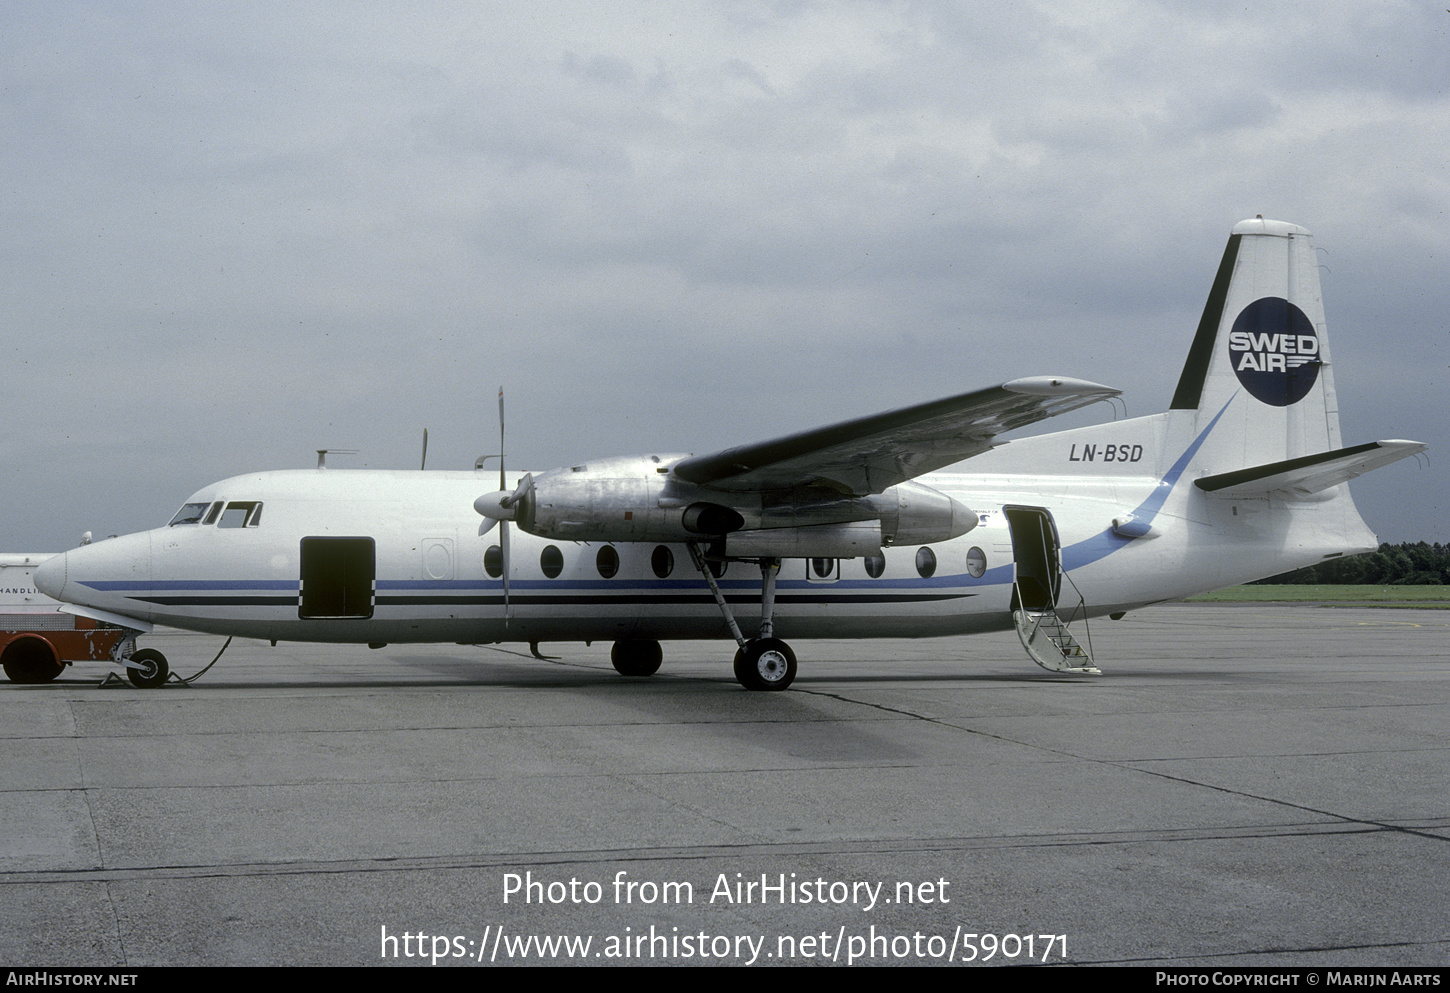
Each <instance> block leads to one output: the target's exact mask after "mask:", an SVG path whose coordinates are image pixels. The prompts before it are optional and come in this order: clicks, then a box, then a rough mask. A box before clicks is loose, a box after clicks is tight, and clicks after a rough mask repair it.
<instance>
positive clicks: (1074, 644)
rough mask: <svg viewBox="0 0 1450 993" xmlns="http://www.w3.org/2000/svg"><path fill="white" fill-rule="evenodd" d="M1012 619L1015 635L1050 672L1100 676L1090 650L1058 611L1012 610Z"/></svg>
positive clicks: (1100, 673)
mask: <svg viewBox="0 0 1450 993" xmlns="http://www.w3.org/2000/svg"><path fill="white" fill-rule="evenodd" d="M1012 620H1013V622H1014V623H1015V625H1016V628H1017V637H1018V638H1020V639H1022V647H1023V648H1025V649H1027V654H1028V655H1030V656H1031V657H1032V661H1034V662H1036V663H1037V664H1038V665H1040V666H1042V668H1044V669H1048V670H1050V671H1052V672H1071V673H1076V674H1078V675H1084V676H1101V675H1102V674H1103V671H1102V670H1101V669H1099V668H1098V667H1097V666H1096V665H1094V664H1093V656H1092V652H1091V651H1090V650H1089V649H1088V648H1087V647H1086V646H1084V645H1083V644H1082V642H1080V641H1078V640H1077V638H1076V637H1074V636H1073V633H1072V631H1070V630H1069V629H1068V626H1067V622H1066V621H1064V620H1063V619H1062V618H1060V617H1058V616H1057V610H1056V609H1055V608H1052V607H1048V608H1047V609H1046V610H1020V609H1019V610H1014V611H1012Z"/></svg>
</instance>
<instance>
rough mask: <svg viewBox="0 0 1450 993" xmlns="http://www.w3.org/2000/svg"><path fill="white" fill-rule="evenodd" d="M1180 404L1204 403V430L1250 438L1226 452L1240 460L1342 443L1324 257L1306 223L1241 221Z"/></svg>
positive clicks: (1181, 386)
mask: <svg viewBox="0 0 1450 993" xmlns="http://www.w3.org/2000/svg"><path fill="white" fill-rule="evenodd" d="M1173 409H1175V410H1196V411H1197V412H1198V422H1199V423H1198V428H1199V430H1202V429H1203V428H1206V427H1208V425H1209V422H1210V421H1211V420H1213V419H1216V418H1220V417H1221V418H1222V419H1223V420H1224V421H1227V422H1228V423H1223V424H1220V425H1218V427H1217V429H1216V430H1215V431H1214V432H1213V434H1214V435H1215V436H1217V437H1218V438H1221V439H1228V438H1233V439H1235V440H1236V442H1238V443H1239V444H1241V445H1242V448H1241V450H1239V451H1237V452H1236V453H1232V454H1231V453H1229V452H1223V453H1222V454H1223V455H1224V456H1226V457H1229V458H1230V459H1231V460H1232V461H1233V462H1235V463H1237V467H1242V466H1248V465H1257V464H1260V463H1268V462H1278V461H1283V460H1286V459H1292V458H1298V457H1300V456H1304V455H1312V454H1315V453H1318V452H1326V451H1330V450H1332V449H1337V448H1339V447H1340V445H1341V442H1340V437H1339V403H1338V401H1337V400H1336V398H1335V393H1334V367H1333V364H1332V362H1331V361H1330V358H1329V345H1328V342H1327V341H1326V339H1325V327H1324V301H1323V298H1322V297H1321V296H1320V292H1319V264H1318V259H1317V258H1316V257H1315V254H1314V239H1313V236H1311V235H1310V234H1309V232H1308V231H1306V230H1305V229H1304V228H1301V227H1299V226H1298V225H1297V224H1288V223H1285V222H1284V221H1266V220H1264V219H1263V218H1257V219H1255V220H1251V221H1241V222H1239V223H1238V224H1236V225H1235V226H1234V229H1233V233H1232V234H1231V235H1230V236H1229V240H1228V247H1227V248H1226V249H1225V250H1224V253H1223V261H1222V262H1221V263H1220V264H1219V267H1218V276H1217V277H1216V278H1215V279H1214V281H1213V290H1212V291H1211V292H1210V293H1209V296H1208V304H1207V306H1205V307H1204V310H1203V319H1202V320H1201V321H1199V324H1198V334H1197V335H1196V336H1195V337H1194V339H1193V348H1192V349H1191V350H1190V352H1189V355H1188V363H1187V364H1186V365H1185V366H1184V369H1183V375H1182V376H1181V377H1180V378H1179V380H1178V389H1177V391H1176V392H1175V393H1174V394H1173ZM1195 433H1197V432H1195ZM1214 447H1215V448H1218V447H1221V446H1217V445H1216V446H1214ZM1224 468H1230V466H1228V465H1225V466H1224Z"/></svg>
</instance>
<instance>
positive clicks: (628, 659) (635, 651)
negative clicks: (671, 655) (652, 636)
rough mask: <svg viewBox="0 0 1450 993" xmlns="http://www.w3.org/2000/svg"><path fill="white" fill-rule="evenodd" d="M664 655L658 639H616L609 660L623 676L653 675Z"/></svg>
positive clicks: (658, 668) (657, 670)
mask: <svg viewBox="0 0 1450 993" xmlns="http://www.w3.org/2000/svg"><path fill="white" fill-rule="evenodd" d="M664 657H665V653H664V651H663V650H662V649H661V648H660V643H659V642H658V641H650V640H633V641H616V642H615V643H614V647H613V648H611V649H610V650H609V661H610V662H613V663H614V668H615V670H616V671H617V672H618V673H619V674H620V675H621V676H653V675H654V674H655V673H657V672H659V670H660V663H661V662H663V661H664Z"/></svg>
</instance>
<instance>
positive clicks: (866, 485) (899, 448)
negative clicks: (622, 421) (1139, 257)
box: [673, 376, 1121, 496]
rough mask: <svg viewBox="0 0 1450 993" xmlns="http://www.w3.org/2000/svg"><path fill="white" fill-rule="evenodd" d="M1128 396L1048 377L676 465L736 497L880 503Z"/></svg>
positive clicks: (690, 477) (679, 472)
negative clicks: (906, 486) (835, 496)
mask: <svg viewBox="0 0 1450 993" xmlns="http://www.w3.org/2000/svg"><path fill="white" fill-rule="evenodd" d="M1120 392H1121V391H1120V390H1115V389H1112V388H1111V387H1108V386H1101V385H1099V384H1097V383H1089V382H1087V381H1086V380H1081V379H1067V378H1065V377H1061V376H1038V377H1032V378H1027V379H1014V380H1012V381H1011V382H1008V383H1003V384H1002V385H1000V386H993V387H990V388H988V389H985V390H976V391H973V392H971V393H963V394H960V395H959V396H954V397H946V398H944V399H941V400H933V401H930V402H928V403H923V404H917V405H916V406H913V407H903V408H902V409H900V410H892V411H887V412H886V413H882V414H872V415H871V416H869V417H860V418H857V419H855V420H850V421H843V422H841V423H839V424H830V425H826V426H825V427H819V428H815V429H814V430H811V431H803V432H801V433H800V434H793V435H788V436H786V437H784V438H776V439H774V440H773V441H764V442H759V443H757V444H753V445H741V446H739V447H737V448H728V449H726V450H724V451H722V452H715V453H714V454H711V455H700V456H694V457H691V458H688V459H685V460H684V461H682V462H678V463H676V464H675V466H674V468H673V473H674V475H676V476H678V477H679V478H680V479H683V480H685V481H686V482H691V483H696V484H699V485H703V486H710V487H713V488H715V489H720V490H727V491H763V490H784V489H796V488H799V487H803V486H827V487H830V488H833V489H838V490H841V491H843V492H847V493H852V494H855V495H856V496H864V495H866V494H868V493H880V492H882V491H883V490H885V489H887V488H888V487H890V486H895V485H896V484H898V483H902V482H905V481H906V480H908V479H914V478H915V477H917V476H920V475H922V474H923V473H927V472H931V471H933V470H935V469H940V468H942V467H943V466H948V465H951V464H952V463H954V462H960V461H962V460H963V459H967V458H971V457H972V456H973V455H978V454H980V453H982V452H985V451H987V450H988V449H990V448H991V447H992V445H993V439H994V438H995V437H996V436H997V435H999V434H1002V433H1004V432H1007V431H1011V430H1014V429H1016V428H1020V427H1025V426H1026V425H1028V424H1034V423H1036V422H1037V421H1040V420H1044V419H1046V418H1048V417H1053V416H1056V415H1057V414H1063V413H1066V412H1068V411H1070V410H1076V409H1077V408H1079V407H1084V406H1087V405H1088V404H1090V403H1095V402H1097V401H1099V400H1106V399H1107V398H1108V397H1112V396H1117V395H1118V394H1119V393H1120Z"/></svg>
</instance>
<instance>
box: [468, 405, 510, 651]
mask: <svg viewBox="0 0 1450 993" xmlns="http://www.w3.org/2000/svg"><path fill="white" fill-rule="evenodd" d="M503 456H504V447H503V385H502V384H500V385H499V388H498V489H499V493H503V492H504V491H505V490H507V489H508V485H509V484H508V481H507V480H505V479H504V472H503ZM473 506H474V508H475V509H476V508H477V507H478V501H477V500H475V501H474V504H473ZM503 509H504V506H503V500H500V501H499V510H500V511H502V510H503ZM508 511H509V514H508V518H505V517H500V518H499V519H498V521H499V524H498V544H499V548H500V550H501V551H502V552H503V626H504V630H505V631H507V630H508V624H509V615H510V614H511V613H512V612H513V605H512V604H511V603H509V518H512V517H513V516H514V515H513V507H512V505H510V506H509V508H508ZM479 513H483V512H482V511H479Z"/></svg>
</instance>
